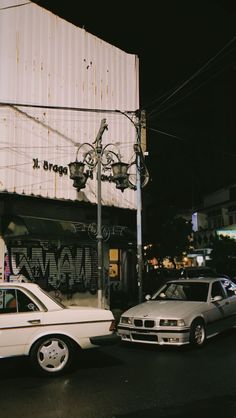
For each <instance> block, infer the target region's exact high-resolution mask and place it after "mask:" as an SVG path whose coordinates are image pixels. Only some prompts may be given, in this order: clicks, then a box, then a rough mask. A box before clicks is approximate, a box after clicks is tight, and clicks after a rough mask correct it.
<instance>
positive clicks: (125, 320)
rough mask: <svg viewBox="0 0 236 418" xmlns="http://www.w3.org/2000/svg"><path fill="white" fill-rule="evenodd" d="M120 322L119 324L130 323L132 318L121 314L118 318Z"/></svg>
mask: <svg viewBox="0 0 236 418" xmlns="http://www.w3.org/2000/svg"><path fill="white" fill-rule="evenodd" d="M120 323H121V324H129V325H130V324H132V318H131V317H129V316H122V317H121V318H120Z"/></svg>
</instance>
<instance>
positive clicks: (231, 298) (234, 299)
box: [221, 279, 236, 328]
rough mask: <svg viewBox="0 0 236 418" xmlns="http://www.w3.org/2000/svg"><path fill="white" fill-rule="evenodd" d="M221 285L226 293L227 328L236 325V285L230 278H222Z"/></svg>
mask: <svg viewBox="0 0 236 418" xmlns="http://www.w3.org/2000/svg"><path fill="white" fill-rule="evenodd" d="M221 285H222V287H223V289H224V291H225V293H226V301H225V308H224V309H225V316H226V317H227V319H226V321H225V324H226V328H230V327H232V326H235V325H236V285H235V283H233V282H231V280H229V279H222V280H221Z"/></svg>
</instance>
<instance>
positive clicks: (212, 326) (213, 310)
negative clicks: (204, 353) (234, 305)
mask: <svg viewBox="0 0 236 418" xmlns="http://www.w3.org/2000/svg"><path fill="white" fill-rule="evenodd" d="M209 290H210V294H209V297H210V300H209V309H208V310H207V313H206V320H207V328H208V334H210V335H212V334H216V333H218V332H220V331H222V330H224V329H226V328H227V324H226V323H227V319H228V306H229V302H228V299H227V295H226V292H225V290H224V288H223V286H222V284H221V282H220V280H217V281H214V282H212V283H211V285H210V289H209ZM219 296H220V297H221V300H214V299H215V298H216V297H219Z"/></svg>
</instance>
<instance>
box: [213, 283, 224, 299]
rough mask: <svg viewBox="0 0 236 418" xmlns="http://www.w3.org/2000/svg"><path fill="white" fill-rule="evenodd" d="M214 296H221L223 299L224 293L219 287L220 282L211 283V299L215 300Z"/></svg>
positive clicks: (220, 286)
mask: <svg viewBox="0 0 236 418" xmlns="http://www.w3.org/2000/svg"><path fill="white" fill-rule="evenodd" d="M216 296H222V298H223V299H225V292H224V289H223V287H222V285H221V282H214V283H212V288H211V297H212V298H215V297H216Z"/></svg>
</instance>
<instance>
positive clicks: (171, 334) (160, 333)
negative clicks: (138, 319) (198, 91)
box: [118, 326, 190, 346]
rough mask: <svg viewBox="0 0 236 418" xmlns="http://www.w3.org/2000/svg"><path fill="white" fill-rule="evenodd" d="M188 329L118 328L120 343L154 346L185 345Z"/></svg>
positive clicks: (187, 339)
mask: <svg viewBox="0 0 236 418" xmlns="http://www.w3.org/2000/svg"><path fill="white" fill-rule="evenodd" d="M189 334H190V330H189V328H184V329H174V330H173V328H172V329H162V330H161V329H155V330H154V329H152V330H147V329H145V330H144V329H138V328H131V327H130V328H128V327H125V326H118V335H119V336H120V338H121V340H122V341H127V342H132V343H145V344H156V345H177V346H180V345H185V344H188V343H189Z"/></svg>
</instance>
